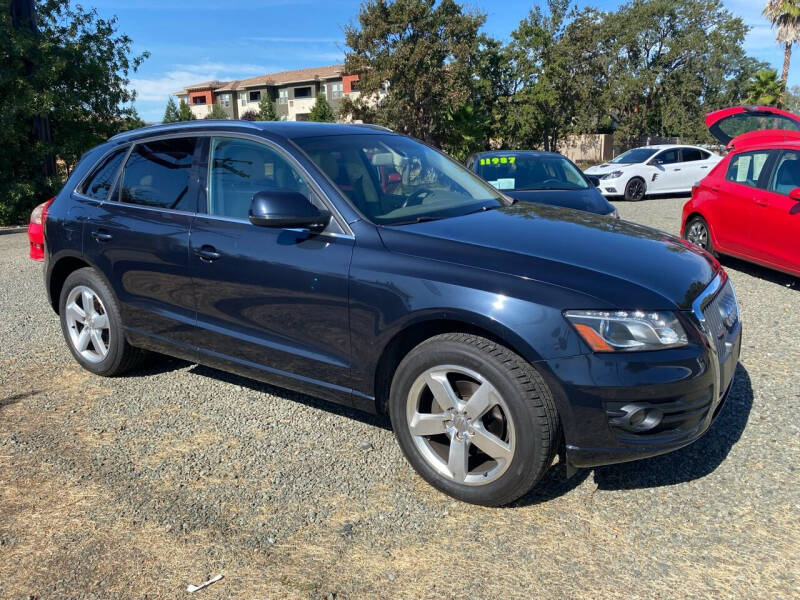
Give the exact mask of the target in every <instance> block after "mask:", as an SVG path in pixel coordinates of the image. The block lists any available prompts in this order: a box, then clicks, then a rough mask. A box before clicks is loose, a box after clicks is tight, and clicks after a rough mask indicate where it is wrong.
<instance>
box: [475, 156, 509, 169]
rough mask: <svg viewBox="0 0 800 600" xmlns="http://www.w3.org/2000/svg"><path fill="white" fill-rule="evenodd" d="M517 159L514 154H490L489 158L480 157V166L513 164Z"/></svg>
mask: <svg viewBox="0 0 800 600" xmlns="http://www.w3.org/2000/svg"><path fill="white" fill-rule="evenodd" d="M516 160H517V157H516V156H492V157H491V158H482V159H481V166H482V167H485V166H487V165H513V164H514V163H515V162H516Z"/></svg>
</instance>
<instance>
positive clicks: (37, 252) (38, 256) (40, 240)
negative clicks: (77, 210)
mask: <svg viewBox="0 0 800 600" xmlns="http://www.w3.org/2000/svg"><path fill="white" fill-rule="evenodd" d="M53 200H55V198H50V200H48V201H47V202H42V203H41V204H40V205H39V206H37V207H36V208H34V209H33V212H31V220H30V223H28V244H29V245H30V257H31V258H32V259H33V260H44V224H45V222H46V221H47V210H48V209H49V208H50V205H51V204H52V203H53Z"/></svg>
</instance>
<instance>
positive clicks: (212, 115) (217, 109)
mask: <svg viewBox="0 0 800 600" xmlns="http://www.w3.org/2000/svg"><path fill="white" fill-rule="evenodd" d="M227 118H228V113H226V112H225V109H224V108H222V107H221V106H220V105H219V104H217V103H216V102H215V103H214V104H212V105H211V110H210V111H209V113H208V116H206V119H227Z"/></svg>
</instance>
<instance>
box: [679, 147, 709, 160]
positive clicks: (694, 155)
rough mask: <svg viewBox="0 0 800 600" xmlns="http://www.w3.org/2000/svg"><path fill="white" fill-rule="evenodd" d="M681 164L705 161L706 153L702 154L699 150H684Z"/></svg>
mask: <svg viewBox="0 0 800 600" xmlns="http://www.w3.org/2000/svg"><path fill="white" fill-rule="evenodd" d="M682 155H683V162H694V161H696V160H705V159H706V158H708V153H707V152H703V151H702V150H700V148H684V149H683V150H682Z"/></svg>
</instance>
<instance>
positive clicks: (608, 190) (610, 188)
mask: <svg viewBox="0 0 800 600" xmlns="http://www.w3.org/2000/svg"><path fill="white" fill-rule="evenodd" d="M606 191H607V192H608V193H609V194H616V193H617V188H614V187H607V188H606Z"/></svg>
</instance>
